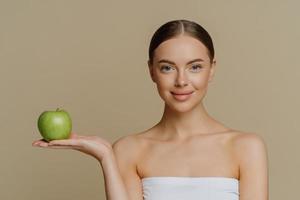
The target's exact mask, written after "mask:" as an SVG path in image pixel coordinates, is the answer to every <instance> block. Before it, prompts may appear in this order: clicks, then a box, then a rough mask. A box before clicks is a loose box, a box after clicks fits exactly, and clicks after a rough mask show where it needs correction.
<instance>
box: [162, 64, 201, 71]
mask: <svg viewBox="0 0 300 200" xmlns="http://www.w3.org/2000/svg"><path fill="white" fill-rule="evenodd" d="M166 67H170V66H168V65H164V66H162V67H161V68H160V70H161V71H164V70H163V69H165V68H166ZM193 67H198V68H199V69H202V68H203V67H202V66H201V65H193V66H192V68H193Z"/></svg>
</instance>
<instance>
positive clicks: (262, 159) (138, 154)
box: [113, 129, 268, 200]
mask: <svg viewBox="0 0 300 200" xmlns="http://www.w3.org/2000/svg"><path fill="white" fill-rule="evenodd" d="M156 134H157V133H156V132H155V129H149V130H147V131H145V132H143V133H138V134H131V135H128V136H124V137H122V138H120V139H119V140H117V141H116V142H115V143H114V145H113V147H114V151H115V155H116V158H117V161H118V165H119V170H120V173H121V175H122V178H123V180H124V182H125V185H126V187H127V190H128V191H129V194H130V197H131V198H130V199H132V200H141V199H143V195H144V194H143V178H146V177H230V178H235V179H237V180H239V199H240V200H251V199H256V200H265V199H267V198H268V196H267V195H268V171H267V157H266V156H267V152H266V145H265V143H264V141H263V139H262V137H260V136H259V135H258V134H255V133H245V132H240V131H236V130H231V131H228V132H222V133H210V134H208V135H201V134H199V135H195V136H193V137H191V138H188V139H187V140H186V141H172V140H168V139H162V138H160V137H156V136H157V135H156Z"/></svg>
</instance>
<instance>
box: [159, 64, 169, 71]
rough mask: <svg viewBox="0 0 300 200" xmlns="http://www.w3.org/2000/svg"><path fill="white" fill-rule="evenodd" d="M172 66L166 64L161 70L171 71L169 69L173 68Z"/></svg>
mask: <svg viewBox="0 0 300 200" xmlns="http://www.w3.org/2000/svg"><path fill="white" fill-rule="evenodd" d="M171 68H172V67H170V66H167V65H164V66H162V67H161V68H160V71H170V70H169V69H171ZM164 69H167V70H164Z"/></svg>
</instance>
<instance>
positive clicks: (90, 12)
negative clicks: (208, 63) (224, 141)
mask: <svg viewBox="0 0 300 200" xmlns="http://www.w3.org/2000/svg"><path fill="white" fill-rule="evenodd" d="M299 7H300V3H299V1H296V0H295V1H280V0H277V1H266V0H265V1H262V0H254V1H243V2H242V1H238V0H231V1H211V0H206V1H199V0H191V1H174V0H172V1H171V0H170V1H130V2H129V1H118V2H115V1H78V0H63V1H62V0H51V1H50V0H49V1H38V0H19V1H17V0H15V1H11V0H1V1H0V25H1V26H0V70H1V71H0V89H1V90H0V91H1V100H0V102H1V112H0V120H1V143H0V144H1V145H0V153H1V164H0V173H1V178H0V199H5V200H7V199H28V200H40V199H42V198H43V199H44V200H53V199H56V200H58V199H72V200H76V199H78V200H79V199H90V200H92V199H95V200H96V199H104V198H105V194H104V185H103V184H104V182H103V176H102V175H103V174H102V172H101V168H100V165H99V164H98V163H97V161H96V160H95V159H94V158H92V157H89V156H87V155H84V154H82V153H81V152H77V151H72V150H57V149H52V150H51V149H40V148H36V147H32V146H31V142H32V141H33V140H35V139H38V138H40V135H39V132H38V130H37V118H38V116H39V114H40V113H41V112H43V111H44V110H54V109H56V108H57V107H60V108H64V109H66V110H67V111H68V112H69V113H70V114H71V116H72V119H73V130H74V131H76V132H77V133H79V134H96V135H99V136H102V137H103V138H106V139H107V140H109V141H111V142H113V141H115V140H116V139H117V138H119V137H120V136H123V135H126V134H130V133H136V132H140V131H142V130H145V129H147V128H149V127H151V126H152V125H154V123H157V122H158V120H159V119H160V117H161V115H162V111H163V110H162V108H163V101H162V100H161V99H160V97H159V95H158V93H157V91H156V87H155V85H154V84H153V82H152V81H151V79H150V76H149V74H148V69H147V59H148V57H147V56H148V54H147V53H148V52H147V50H148V45H149V42H150V38H151V36H152V34H153V32H154V31H155V30H156V29H157V28H158V27H159V26H160V25H162V24H163V23H165V22H167V21H169V20H173V19H181V18H184V19H190V20H194V21H196V22H198V23H200V24H201V25H203V26H204V27H205V28H206V29H207V30H208V32H209V33H210V34H211V36H212V38H213V40H214V43H215V48H216V56H217V71H216V75H215V78H214V81H213V82H212V83H211V84H210V88H209V91H208V93H207V96H206V97H205V105H206V107H207V109H208V111H209V113H210V114H212V115H213V116H214V117H215V118H216V119H218V120H220V121H222V122H224V123H225V124H226V125H228V126H230V127H232V128H236V129H239V130H242V131H249V132H256V133H258V134H260V135H262V136H263V137H264V138H265V140H266V143H267V145H268V153H269V165H270V167H269V170H270V199H272V200H282V199H296V198H297V195H296V194H297V192H298V191H297V189H298V188H299V184H298V180H299V179H300V176H299V167H300V166H299V165H300V161H299V155H298V154H299V153H298V152H299V145H298V141H299V139H300V136H299V133H300V132H299V127H298V126H296V122H299V97H300V95H299V91H298V88H297V87H296V86H297V85H299V84H300V79H299V78H300V76H299V74H300V70H299V68H300V65H299V64H300V62H299V55H298V54H299V45H300V42H299V38H300V26H299V19H300V14H299V9H298V8H299Z"/></svg>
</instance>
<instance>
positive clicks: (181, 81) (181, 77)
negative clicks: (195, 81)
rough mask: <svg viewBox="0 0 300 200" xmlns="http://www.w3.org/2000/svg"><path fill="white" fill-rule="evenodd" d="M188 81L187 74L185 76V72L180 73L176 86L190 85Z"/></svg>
mask: <svg viewBox="0 0 300 200" xmlns="http://www.w3.org/2000/svg"><path fill="white" fill-rule="evenodd" d="M187 82H188V81H187V79H186V76H185V74H184V72H182V73H178V76H177V78H176V82H175V86H176V87H182V86H187V85H188V83H187Z"/></svg>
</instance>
